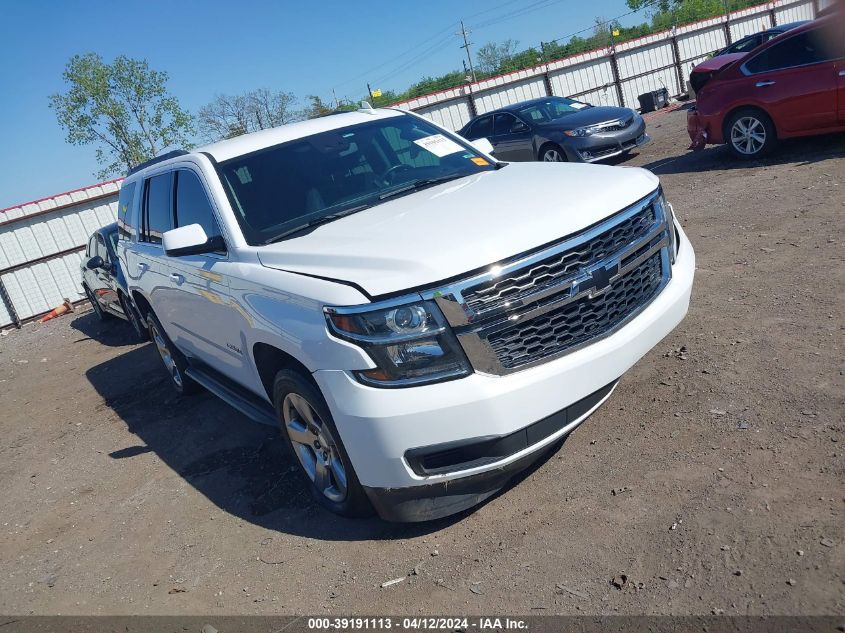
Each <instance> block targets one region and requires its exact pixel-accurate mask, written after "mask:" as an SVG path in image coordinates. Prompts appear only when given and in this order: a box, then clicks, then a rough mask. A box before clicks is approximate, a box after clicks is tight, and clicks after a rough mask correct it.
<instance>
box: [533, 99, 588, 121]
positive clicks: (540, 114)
mask: <svg viewBox="0 0 845 633" xmlns="http://www.w3.org/2000/svg"><path fill="white" fill-rule="evenodd" d="M590 107H592V106H590V104H588V103H582V102H580V101H575V100H574V99H565V98H564V97H549V98H548V99H544V100H543V101H538V102H534V103H532V104H531V105H529V106H526V107H524V108H522V109H520V110H519V114H520V115H521V116H522V118H523V119H524V120H526V121H532V122H534V123H549V122H551V121H556V120H558V119H562V118H563V117H565V116H568V115H570V114H574V113H575V112H579V111H581V110H583V109H584V108H590Z"/></svg>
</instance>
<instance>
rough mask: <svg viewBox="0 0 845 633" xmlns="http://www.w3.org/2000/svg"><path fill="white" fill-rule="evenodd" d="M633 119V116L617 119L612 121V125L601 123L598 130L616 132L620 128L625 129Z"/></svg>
mask: <svg viewBox="0 0 845 633" xmlns="http://www.w3.org/2000/svg"><path fill="white" fill-rule="evenodd" d="M633 120H634V119H633V118H630V119H628V120H627V121H617V122H616V123H614V124H612V125H602V126H599V131H600V132H618V131H620V130H624V129H626V128H627V127H628V126H629V125H631V122H632V121H633Z"/></svg>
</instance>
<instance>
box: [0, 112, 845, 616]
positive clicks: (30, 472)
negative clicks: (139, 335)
mask: <svg viewBox="0 0 845 633" xmlns="http://www.w3.org/2000/svg"><path fill="white" fill-rule="evenodd" d="M650 130H651V132H652V134H653V136H654V139H655V141H654V143H653V144H652V145H651V146H649V147H647V148H645V149H644V151H643V153H642V154H640V155H639V156H636V157H634V158H633V159H631V160H629V161H628V162H627V163H626V164H629V165H640V166H646V167H648V168H650V169H652V170H653V171H655V172H656V173H657V174H659V175H660V176H661V179H662V181H663V184H664V187H665V189H666V192H667V195H668V197H669V199H670V201H672V202H673V203H674V205H675V209H676V211H677V212H678V214H679V216H680V218H681V220H682V222H683V224H684V226H685V228H686V230H687V232H688V234H689V236H690V239H691V240H692V242H693V244H694V246H695V248H696V252H697V256H698V271H697V273H696V286H695V289H694V296H693V302H692V307H691V309H690V313H689V316H688V317H687V319H686V320H685V321H684V323H683V324H682V325H681V326H680V327H679V328H678V329H677V330H676V331H675V332H674V333H673V334H672V335H671V336H670V337H669V338H667V339H666V340H665V341H663V342H662V343H661V344H660V345H659V346H658V347H657V348H656V349H655V350H653V351H652V352H651V353H650V354H649V355H648V356H647V357H646V358H645V359H643V360H642V361H641V362H640V363H639V365H637V367H635V368H634V369H633V370H632V371H631V372H630V373H629V374H627V375H626V376H625V378H624V379H623V380H622V382H621V384H620V385H619V388H618V389H617V391H616V393H615V395H614V396H613V397H612V398H611V400H610V401H609V402H608V403H607V404H606V405H605V406H604V407H603V408H602V409H600V410H599V411H598V412H597V413H596V414H595V415H594V416H593V417H592V418H591V419H590V420H588V421H587V422H586V423H585V424H584V425H582V426H581V427H580V428H579V429H578V430H577V431H575V433H573V434H572V435H571V436H570V438H569V439H568V440H567V441H566V442H565V443H564V444H563V446H562V447H561V448H560V450H559V451H558V452H557V453H556V454H555V455H554V456H552V457H551V458H549V459H548V460H547V461H545V462H544V463H542V464H541V465H539V466H538V467H537V468H535V469H534V470H533V471H532V472H530V473H528V474H527V475H526V476H525V477H523V478H521V480H520V481H518V482H516V483H515V484H514V485H513V486H512V487H510V488H509V489H508V490H506V491H505V492H504V493H503V494H501V495H498V496H497V497H495V498H494V499H492V500H490V501H489V502H488V503H486V504H485V505H483V506H482V507H479V508H477V509H476V510H474V511H472V512H468V513H465V514H463V515H461V516H458V517H456V518H452V519H450V520H444V521H439V522H435V523H431V524H425V525H414V526H407V525H406V526H402V525H391V524H386V523H382V522H380V521H379V520H377V519H371V520H358V521H352V520H344V519H339V518H336V517H334V516H331V515H328V514H326V513H325V512H323V511H321V510H319V509H317V508H316V507H315V506H314V505H313V504H312V503H311V501H310V499H309V497H308V496H307V494H305V493H304V492H302V485H301V483H302V482H301V480H300V477H299V474H298V473H297V472H296V471H295V470H293V462H292V460H291V458H290V457H288V455H287V454H286V453H285V451H284V450H283V445H282V442H281V440H280V438H279V436H278V435H277V434H276V433H274V432H273V430H272V429H270V428H268V427H262V426H259V425H256V424H253V423H251V422H249V421H247V420H246V419H245V418H243V417H242V416H241V415H239V414H237V413H235V412H234V411H233V410H231V409H229V408H228V407H227V406H226V405H224V404H221V403H220V402H219V401H218V400H216V399H214V398H213V397H212V396H210V395H207V394H204V395H200V396H194V397H190V398H188V399H185V400H182V401H179V400H178V399H176V398H175V397H174V395H173V393H172V392H171V390H170V386H169V385H168V383H167V382H166V380H165V375H164V373H163V371H162V368H161V367H160V366H159V364H160V361H159V359H158V357H157V355H156V352H155V351H154V350H153V348H152V347H151V346H150V345H141V346H137V345H132V344H130V343H129V333H128V326H126V325H125V324H122V323H120V322H112V323H105V324H100V323H99V322H98V321H97V320H96V317H95V316H94V315H93V314H92V313H91V312H77V313H76V314H74V315H71V316H66V317H63V318H61V319H57V320H54V321H52V322H51V323H48V324H45V325H27V326H25V327H24V328H23V330H21V331H12V332H10V333H9V334H8V336H4V337H2V338H0V411H2V415H0V438H2V440H0V490H2V492H0V507H2V514H0V530H2V531H0V613H10V614H27V613H36V614H47V613H62V614H100V613H103V614H106V613H108V614H135V613H143V614H163V613H179V614H188V613H219V614H223V613H231V614H254V613H266V614H270V613H272V614H290V613H311V614H322V613H327V612H330V613H332V614H349V613H365V614H379V613H393V614H401V613H405V614H414V613H418V612H422V613H433V614H438V613H443V614H454V613H467V614H489V613H490V612H499V613H501V612H507V613H514V614H523V615H529V614H552V613H565V614H569V613H602V614H610V613H626V614H633V613H637V614H639V613H649V614H664V613H672V614H682V613H694V614H709V613H714V612H715V613H721V612H724V613H727V614H747V613H750V614H796V613H799V614H843V613H845V598H844V597H843V596H845V584H843V583H844V582H845V542H844V541H845V529H843V528H845V521H843V517H845V498H843V494H845V457H843V454H845V446H843V441H845V437H843V433H842V431H843V428H844V427H845V421H843V411H845V406H843V404H845V403H843V394H845V376H843V373H845V359H843V353H842V351H843V350H842V343H843V324H844V323H845V322H843V315H845V310H843V307H845V306H843V304H845V301H844V300H843V288H845V265H843V255H844V254H845V248H843V247H844V246H845V243H843V240H845V238H843V234H842V231H841V227H842V217H843V214H845V137H843V136H841V135H840V136H835V137H829V138H825V139H815V140H804V141H799V142H794V143H789V144H786V145H785V146H784V147H782V149H781V152H780V153H779V154H778V155H776V156H775V157H773V158H771V159H769V160H767V161H765V162H757V163H739V162H736V161H734V160H733V159H732V158H731V157H730V156H729V155H728V152H727V150H726V149H725V148H710V149H707V150H706V151H704V152H702V153H700V154H695V155H693V154H688V153H687V152H686V151H685V148H686V145H687V137H686V133H685V115H684V112H683V111H681V112H674V113H670V114H665V115H661V116H659V117H656V118H654V119H653V120H651V122H650ZM620 488H627V489H628V491H626V492H622V493H620V494H616V495H614V494H612V493H611V491H612V490H613V489H620ZM620 574H625V575H626V576H627V577H628V581H627V584H626V585H625V586H624V587H623V588H622V589H618V588H616V587H614V586H613V585H612V584H611V582H610V581H611V579H613V578H614V577H617V576H619V575H620ZM399 577H404V578H405V579H404V580H403V581H402V582H401V583H398V584H395V585H392V586H389V587H387V588H381V586H380V585H381V583H384V582H385V581H387V580H391V579H394V578H399Z"/></svg>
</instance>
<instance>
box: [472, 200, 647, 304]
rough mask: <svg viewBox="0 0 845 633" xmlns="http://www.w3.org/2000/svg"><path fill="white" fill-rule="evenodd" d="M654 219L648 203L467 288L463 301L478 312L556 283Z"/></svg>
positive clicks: (629, 238) (642, 232)
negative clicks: (567, 245)
mask: <svg viewBox="0 0 845 633" xmlns="http://www.w3.org/2000/svg"><path fill="white" fill-rule="evenodd" d="M654 222H655V214H654V207H653V206H652V205H649V206H647V207H646V208H644V209H643V210H641V211H640V212H639V213H637V214H635V215H633V216H631V217H630V218H628V219H626V220H624V221H622V222H620V223H619V224H617V225H616V226H614V227H612V228H610V229H608V230H607V231H605V232H604V233H601V234H600V235H597V236H596V237H594V238H592V239H591V240H589V241H587V242H584V243H583V244H580V245H578V246H577V247H576V248H574V249H572V250H568V251H565V252H563V253H560V254H558V255H555V256H553V257H549V258H547V259H544V260H541V261H540V262H538V263H537V264H535V265H534V266H531V267H530V268H529V269H527V270H526V269H521V270H518V271H515V272H514V273H512V274H511V275H508V276H506V277H504V278H499V279H496V280H495V281H491V282H488V283H486V284H481V285H478V286H474V287H473V288H471V289H469V290H467V291H465V292H464V295H463V297H464V302H465V303H466V305H467V307H469V308H470V309H472V310H473V311H475V312H483V311H487V310H493V309H496V308H501V307H505V306H507V304H509V303H513V302H514V301H516V300H520V299H523V298H525V297H528V296H529V295H532V294H535V293H537V292H538V291H541V290H543V289H545V288H548V287H550V286H553V285H555V284H556V283H559V282H561V281H562V280H563V279H564V278H566V277H569V276H571V275H573V274H575V273H577V272H578V271H579V270H580V269H582V268H584V267H586V266H588V265H590V264H593V263H595V262H597V261H599V260H601V259H602V258H604V257H607V256H608V255H611V254H612V253H615V252H616V251H618V250H619V249H621V248H624V247H625V246H627V245H628V244H631V243H633V242H636V241H637V240H639V239H642V238H643V237H644V236H645V235H647V234H648V232H649V229H651V227H652V225H653V224H654Z"/></svg>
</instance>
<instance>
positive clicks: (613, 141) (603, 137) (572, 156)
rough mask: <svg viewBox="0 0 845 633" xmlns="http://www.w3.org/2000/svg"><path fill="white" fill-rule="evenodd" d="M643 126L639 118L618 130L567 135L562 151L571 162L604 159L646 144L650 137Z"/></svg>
mask: <svg viewBox="0 0 845 633" xmlns="http://www.w3.org/2000/svg"><path fill="white" fill-rule="evenodd" d="M645 128H646V125H645V121H644V120H642V119H640V121H639V122H638V123H637V124H635V125H631V126H630V127H629V128H628V129H626V130H622V131H619V132H613V133H606V134H594V135H592V136H586V137H581V138H574V137H573V138H569V137H567V138H566V139H565V141H564V151H565V152H566V155H567V158H568V159H569V160H570V161H571V162H581V163H595V162H596V161H600V160H606V159H608V158H613V157H614V156H619V155H620V154H623V153H624V152H629V151H631V150H633V149H636V148H637V147H642V146H643V145H648V144H649V143H650V142H651V137H650V136H649V135H648V134H646V131H645Z"/></svg>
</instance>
